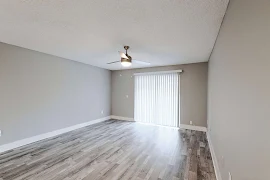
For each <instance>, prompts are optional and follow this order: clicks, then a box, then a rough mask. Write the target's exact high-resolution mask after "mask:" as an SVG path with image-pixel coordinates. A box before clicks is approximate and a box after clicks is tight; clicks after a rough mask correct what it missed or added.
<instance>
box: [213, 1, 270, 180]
mask: <svg viewBox="0 0 270 180" xmlns="http://www.w3.org/2000/svg"><path fill="white" fill-rule="evenodd" d="M269 50H270V1H269V0H257V1H254V0H231V1H230V5H229V7H228V11H227V14H226V16H225V19H224V22H223V25H222V27H221V31H220V34H219V37H218V39H217V43H216V46H215V48H214V52H213V55H212V57H211V59H210V62H209V88H208V89H209V93H208V96H209V99H208V118H209V120H208V121H209V122H208V124H209V128H210V136H211V139H212V141H213V146H214V150H215V153H216V155H217V158H218V160H219V168H220V170H221V173H222V178H223V180H227V179H228V171H231V172H232V177H233V178H232V179H235V180H266V179H270V173H269V170H270V155H269V152H270V141H269V137H270V130H269V128H270V70H269V68H270V54H269ZM222 156H224V161H222V158H221V157H222Z"/></svg>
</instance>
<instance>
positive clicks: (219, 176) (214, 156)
mask: <svg viewBox="0 0 270 180" xmlns="http://www.w3.org/2000/svg"><path fill="white" fill-rule="evenodd" d="M206 136H207V140H208V145H209V148H210V152H211V156H212V161H213V164H214V169H215V175H216V178H217V180H222V177H221V173H220V170H219V166H218V160H217V156H216V153H215V151H214V147H213V144H212V140H211V138H210V134H209V131H208V132H207V133H206Z"/></svg>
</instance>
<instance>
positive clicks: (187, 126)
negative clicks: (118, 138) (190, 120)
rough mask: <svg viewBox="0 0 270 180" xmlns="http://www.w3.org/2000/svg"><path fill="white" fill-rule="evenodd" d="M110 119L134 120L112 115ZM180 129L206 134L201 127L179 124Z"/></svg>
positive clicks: (205, 130)
mask: <svg viewBox="0 0 270 180" xmlns="http://www.w3.org/2000/svg"><path fill="white" fill-rule="evenodd" d="M111 119H116V120H123V121H134V118H129V117H122V116H114V115H112V116H111ZM141 124H147V123H141ZM147 125H153V124H147ZM155 126H157V125H155ZM158 126H159V125H158ZM180 128H181V129H189V130H195V131H203V132H207V128H206V127H202V126H192V125H186V124H181V125H180Z"/></svg>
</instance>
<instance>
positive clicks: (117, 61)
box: [107, 61, 120, 64]
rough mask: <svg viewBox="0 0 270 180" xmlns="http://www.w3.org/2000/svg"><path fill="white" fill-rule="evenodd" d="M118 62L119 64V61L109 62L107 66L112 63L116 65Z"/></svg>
mask: <svg viewBox="0 0 270 180" xmlns="http://www.w3.org/2000/svg"><path fill="white" fill-rule="evenodd" d="M118 62H120V61H114V62H109V63H107V64H113V63H118Z"/></svg>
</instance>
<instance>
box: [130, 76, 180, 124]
mask: <svg viewBox="0 0 270 180" xmlns="http://www.w3.org/2000/svg"><path fill="white" fill-rule="evenodd" d="M179 95H180V93H179V74H178V73H168V74H142V75H136V76H135V110H134V111H135V114H134V117H135V121H138V122H142V123H149V124H156V125H162V126H172V127H179V117H180V116H179V113H180V112H179Z"/></svg>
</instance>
